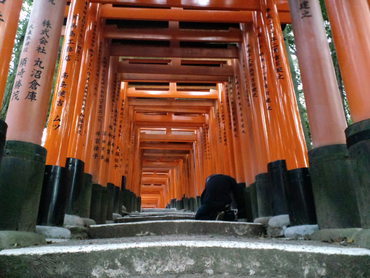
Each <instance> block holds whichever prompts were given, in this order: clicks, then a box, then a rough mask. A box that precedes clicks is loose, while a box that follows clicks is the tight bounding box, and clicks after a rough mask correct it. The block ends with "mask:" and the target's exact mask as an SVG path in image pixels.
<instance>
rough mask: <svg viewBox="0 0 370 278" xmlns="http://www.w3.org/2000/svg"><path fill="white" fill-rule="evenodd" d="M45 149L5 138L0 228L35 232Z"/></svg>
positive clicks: (0, 186) (0, 178) (1, 171)
mask: <svg viewBox="0 0 370 278" xmlns="http://www.w3.org/2000/svg"><path fill="white" fill-rule="evenodd" d="M45 159H46V149H44V148H43V147H41V146H39V145H36V144H32V143H28V142H21V141H7V142H6V144H5V152H4V156H3V160H2V163H1V168H0V230H20V231H34V230H35V227H36V221H37V214H38V209H39V203H40V196H41V188H42V180H43V178H44V171H45Z"/></svg>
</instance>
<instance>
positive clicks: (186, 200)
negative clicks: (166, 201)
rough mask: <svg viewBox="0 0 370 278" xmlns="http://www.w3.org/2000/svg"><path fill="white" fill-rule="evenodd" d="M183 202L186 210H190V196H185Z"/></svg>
mask: <svg viewBox="0 0 370 278" xmlns="http://www.w3.org/2000/svg"><path fill="white" fill-rule="evenodd" d="M182 203H183V204H184V210H189V198H187V197H183V198H182Z"/></svg>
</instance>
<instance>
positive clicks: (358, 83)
mask: <svg viewBox="0 0 370 278" xmlns="http://www.w3.org/2000/svg"><path fill="white" fill-rule="evenodd" d="M261 2H262V4H261V12H259V13H255V14H254V19H253V23H252V24H243V25H242V26H241V27H242V30H243V43H242V44H241V45H240V55H239V56H240V59H239V60H237V61H235V62H234V67H235V75H234V78H232V79H231V80H230V81H229V82H227V83H226V84H224V86H223V88H222V89H221V90H220V91H221V92H223V94H221V97H220V99H219V101H218V103H217V105H216V106H215V107H214V108H213V109H212V110H211V113H210V114H209V122H208V124H207V125H206V126H205V127H204V129H205V130H206V132H205V133H204V136H205V139H204V140H203V142H204V146H203V148H202V150H200V151H199V152H197V153H199V155H200V156H202V157H201V159H198V160H199V161H203V162H204V165H203V167H200V168H199V169H203V171H204V172H203V174H201V175H200V176H201V179H200V181H198V182H199V183H198V184H202V185H203V183H201V180H204V178H205V177H206V176H208V175H209V174H212V173H215V172H216V173H224V174H228V175H231V176H234V177H236V179H237V181H238V182H239V183H242V182H245V183H246V184H247V185H250V186H248V188H247V189H246V198H247V199H248V200H251V201H250V202H249V203H250V204H251V208H250V209H251V211H253V214H252V215H251V216H250V217H252V218H251V219H253V218H257V217H263V216H271V215H279V214H286V213H289V214H290V216H291V220H292V222H293V224H296V225H298V224H311V223H316V221H317V222H318V223H319V225H320V227H321V228H346V227H361V226H362V227H365V228H369V223H370V222H369V213H368V212H369V203H370V202H369V193H368V192H369V190H368V189H369V186H370V184H369V174H368V172H369V171H368V169H369V167H370V156H369V153H368V151H367V149H368V144H369V139H370V138H369V136H368V134H369V124H370V121H369V118H370V110H369V108H368V107H367V103H366V99H367V98H369V90H368V88H370V86H369V85H370V84H369V82H370V81H369V78H367V76H368V74H369V72H370V67H369V63H368V62H367V61H369V55H370V52H369V50H370V48H369V43H368V41H369V37H370V28H369V24H368V23H369V20H370V17H369V7H368V3H367V1H357V2H356V3H354V2H351V3H349V1H327V3H326V4H327V9H328V13H329V17H330V20H331V24H332V29H333V36H334V40H335V44H336V47H337V53H338V59H339V63H340V66H341V71H342V75H343V78H344V83H345V87H346V91H347V96H348V101H349V106H350V110H351V115H352V119H353V122H354V123H353V124H352V125H351V126H349V127H347V123H346V119H345V116H344V109H343V104H342V99H341V96H340V93H339V90H338V85H337V81H336V77H335V71H334V67H333V63H332V59H331V55H330V50H329V46H328V43H327V38H326V34H325V29H324V27H323V26H324V21H323V18H322V13H321V9H320V5H319V3H318V2H317V1H293V0H292V1H289V2H290V8H291V13H292V20H293V29H294V34H295V38H296V46H297V55H298V60H299V64H300V69H301V75H302V83H303V88H304V94H305V99H306V103H307V113H308V118H309V122H310V127H311V129H310V132H311V136H312V145H313V149H312V150H310V151H309V152H308V156H307V149H306V145H305V142H304V135H303V131H302V127H301V123H300V120H299V113H298V110H297V104H296V99H295V96H294V90H293V84H292V81H291V80H292V79H291V76H290V70H289V66H288V57H287V56H286V51H285V49H284V41H283V35H282V31H281V27H280V26H281V24H280V22H279V17H278V13H277V8H276V5H275V3H274V1H261ZM359 19H361V20H363V21H361V22H360V20H359ZM348 38H351V39H348ZM199 142H202V140H199ZM309 162H310V166H309ZM311 180H312V183H311ZM311 184H312V188H311ZM201 188H203V187H201ZM179 200H181V198H180V199H178V201H179ZM169 205H170V206H172V207H173V206H175V205H174V204H172V205H171V204H169ZM315 210H316V214H317V216H316V215H315ZM316 217H317V218H316Z"/></svg>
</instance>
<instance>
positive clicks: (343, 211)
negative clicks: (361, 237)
mask: <svg viewBox="0 0 370 278" xmlns="http://www.w3.org/2000/svg"><path fill="white" fill-rule="evenodd" d="M308 154H309V158H310V165H311V166H310V173H311V180H312V188H313V193H314V199H315V206H316V215H317V223H318V224H319V227H320V228H321V229H323V228H350V227H359V226H360V218H359V212H358V207H357V200H356V196H355V192H354V184H355V183H356V179H355V176H354V173H353V165H352V163H351V161H350V159H349V157H348V151H347V147H346V145H342V144H338V145H328V146H323V147H319V148H315V149H313V150H311V151H309V153H308Z"/></svg>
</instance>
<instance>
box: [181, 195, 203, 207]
mask: <svg viewBox="0 0 370 278" xmlns="http://www.w3.org/2000/svg"><path fill="white" fill-rule="evenodd" d="M196 200H197V210H198V209H199V208H200V206H201V205H202V201H201V197H200V196H197V197H196ZM175 207H176V202H175Z"/></svg>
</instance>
